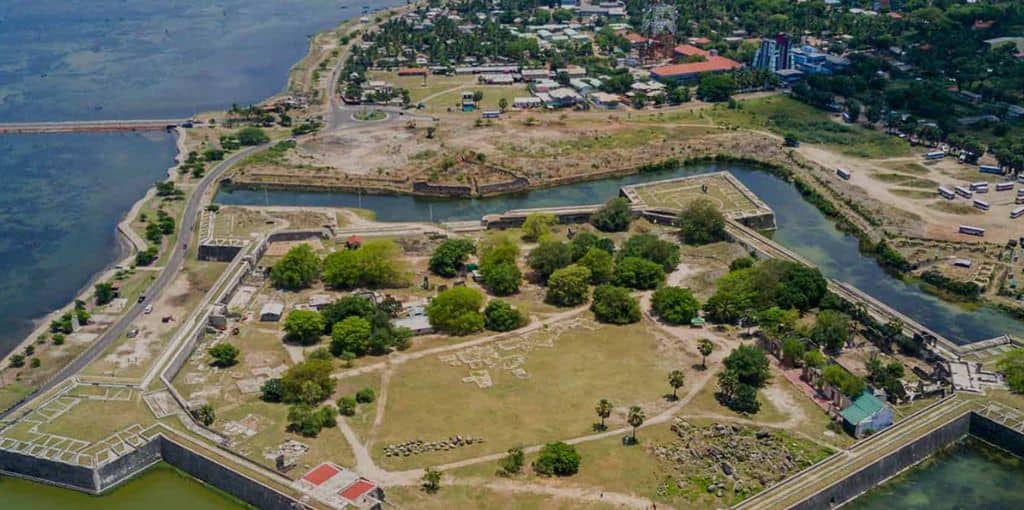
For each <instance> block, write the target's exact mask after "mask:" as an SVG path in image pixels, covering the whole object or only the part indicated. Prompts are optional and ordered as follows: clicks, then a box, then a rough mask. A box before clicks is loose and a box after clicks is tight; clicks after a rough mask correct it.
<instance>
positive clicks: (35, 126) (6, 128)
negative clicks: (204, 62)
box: [0, 119, 188, 134]
mask: <svg viewBox="0 0 1024 510" xmlns="http://www.w3.org/2000/svg"><path fill="white" fill-rule="evenodd" d="M187 121H188V119H139V120H76V121H63V122H7V123H0V134H2V133H71V132H76V131H158V130H162V129H166V128H167V126H178V125H181V124H183V123H185V122H187Z"/></svg>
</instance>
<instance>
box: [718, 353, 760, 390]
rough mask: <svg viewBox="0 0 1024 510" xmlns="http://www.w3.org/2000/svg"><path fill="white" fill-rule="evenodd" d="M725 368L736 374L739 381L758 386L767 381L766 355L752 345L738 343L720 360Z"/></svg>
mask: <svg viewBox="0 0 1024 510" xmlns="http://www.w3.org/2000/svg"><path fill="white" fill-rule="evenodd" d="M722 364H724V365H725V368H726V369H728V370H731V371H733V372H734V373H735V374H736V377H737V379H738V380H739V382H740V383H742V384H746V385H749V386H753V387H755V388H760V387H762V386H764V384H765V382H767V381H768V376H769V372H768V357H767V356H765V355H764V351H762V350H761V348H759V347H755V346H753V345H740V346H739V347H737V348H735V349H733V351H732V352H731V353H729V355H728V356H726V357H725V359H724V360H722Z"/></svg>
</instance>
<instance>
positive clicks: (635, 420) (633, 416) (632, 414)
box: [626, 406, 647, 444]
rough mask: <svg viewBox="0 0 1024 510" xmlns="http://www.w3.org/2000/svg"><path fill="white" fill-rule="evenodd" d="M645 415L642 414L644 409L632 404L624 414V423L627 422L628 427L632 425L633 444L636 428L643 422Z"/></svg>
mask: <svg viewBox="0 0 1024 510" xmlns="http://www.w3.org/2000/svg"><path fill="white" fill-rule="evenodd" d="M646 419H647V417H646V416H644V410H643V409H641V408H640V406H633V407H630V408H629V414H628V415H626V423H629V426H630V427H633V444H636V429H637V428H638V427H640V426H641V425H643V424H644V420H646Z"/></svg>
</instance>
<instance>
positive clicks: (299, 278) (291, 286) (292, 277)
mask: <svg viewBox="0 0 1024 510" xmlns="http://www.w3.org/2000/svg"><path fill="white" fill-rule="evenodd" d="M318 276H320V257H318V256H317V255H316V253H315V252H313V248H312V247H310V246H309V245H308V244H306V243H302V244H300V245H298V246H295V247H293V248H292V249H290V250H288V253H286V254H285V255H284V257H282V258H281V260H279V261H278V262H277V263H276V264H274V267H272V268H271V269H270V282H271V283H273V284H274V286H275V287H277V288H279V289H286V290H298V289H304V288H306V287H309V286H310V285H312V284H313V282H315V281H316V279H317V277H318Z"/></svg>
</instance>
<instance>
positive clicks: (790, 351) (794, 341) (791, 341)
mask: <svg viewBox="0 0 1024 510" xmlns="http://www.w3.org/2000/svg"><path fill="white" fill-rule="evenodd" d="M806 352H807V346H805V345H804V343H803V342H802V341H800V339H799V338H796V337H787V338H785V339H783V340H782V360H783V361H785V362H786V363H788V364H789V366H791V367H795V366H796V364H797V362H799V361H802V360H803V359H804V353H806Z"/></svg>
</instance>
